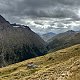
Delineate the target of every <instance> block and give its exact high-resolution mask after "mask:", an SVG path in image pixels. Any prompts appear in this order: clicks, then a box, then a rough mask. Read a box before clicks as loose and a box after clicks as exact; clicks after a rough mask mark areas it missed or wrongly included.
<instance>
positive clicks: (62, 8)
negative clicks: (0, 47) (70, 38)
mask: <svg viewBox="0 0 80 80" xmlns="http://www.w3.org/2000/svg"><path fill="white" fill-rule="evenodd" d="M0 14H1V15H2V16H4V17H5V18H6V19H7V20H8V21H9V22H10V23H20V24H25V25H28V26H30V28H31V29H32V30H33V31H35V32H37V33H46V32H55V33H60V32H64V31H67V30H71V29H72V30H80V0H0Z"/></svg>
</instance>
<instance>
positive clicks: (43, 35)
mask: <svg viewBox="0 0 80 80" xmlns="http://www.w3.org/2000/svg"><path fill="white" fill-rule="evenodd" d="M55 35H56V34H55V33H53V32H49V33H46V34H42V35H40V36H41V37H42V39H43V40H44V41H46V42H47V41H48V40H49V39H51V38H52V37H54V36H55Z"/></svg>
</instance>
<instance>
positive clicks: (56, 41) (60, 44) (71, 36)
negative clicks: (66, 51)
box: [48, 30, 80, 51]
mask: <svg viewBox="0 0 80 80" xmlns="http://www.w3.org/2000/svg"><path fill="white" fill-rule="evenodd" d="M48 42H49V43H48V47H49V48H50V49H52V50H53V51H54V50H59V49H62V48H66V47H69V46H72V45H75V44H79V43H80V33H79V32H75V31H72V30H69V31H67V32H64V33H60V34H58V35H56V36H54V37H53V38H52V39H50V40H49V41H48Z"/></svg>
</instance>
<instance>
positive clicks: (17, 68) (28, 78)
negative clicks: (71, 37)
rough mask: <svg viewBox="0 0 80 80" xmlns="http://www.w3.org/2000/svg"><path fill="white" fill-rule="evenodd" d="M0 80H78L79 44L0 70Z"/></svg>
mask: <svg viewBox="0 0 80 80" xmlns="http://www.w3.org/2000/svg"><path fill="white" fill-rule="evenodd" d="M28 64H34V65H37V66H38V67H35V68H30V69H29V68H28V67H27V65H28ZM0 80H80V44H78V45H74V46H72V47H69V48H66V49H62V50H59V51H56V52H51V53H49V54H47V55H44V56H41V57H36V58H33V59H29V60H25V61H23V62H20V63H16V64H13V65H9V66H7V67H4V68H0Z"/></svg>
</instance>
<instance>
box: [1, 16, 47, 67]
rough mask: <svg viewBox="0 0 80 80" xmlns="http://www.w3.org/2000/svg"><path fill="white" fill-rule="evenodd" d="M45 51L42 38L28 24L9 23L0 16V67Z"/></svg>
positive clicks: (39, 54)
mask: <svg viewBox="0 0 80 80" xmlns="http://www.w3.org/2000/svg"><path fill="white" fill-rule="evenodd" d="M14 26H19V27H14ZM46 52H47V49H46V43H45V42H44V40H42V39H41V38H40V37H39V36H38V35H37V34H36V33H34V32H33V31H32V30H31V29H30V28H29V27H28V26H23V25H18V24H10V23H9V22H8V21H6V20H5V19H4V18H3V17H2V16H0V67H3V66H6V65H9V64H13V63H16V62H20V61H23V60H26V59H29V58H33V57H36V56H41V55H44V54H45V53H46Z"/></svg>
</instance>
